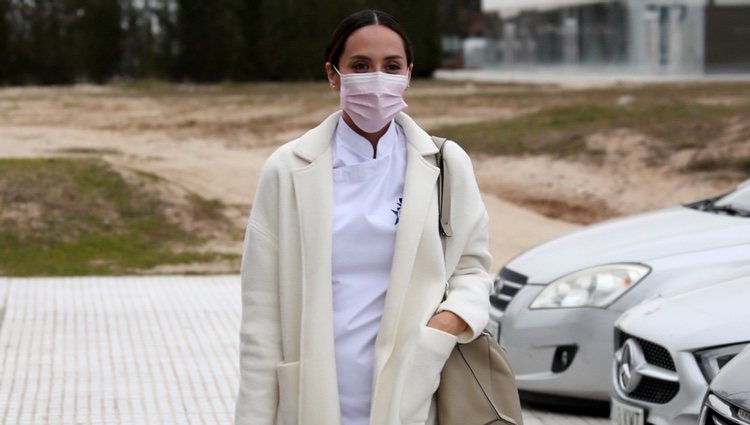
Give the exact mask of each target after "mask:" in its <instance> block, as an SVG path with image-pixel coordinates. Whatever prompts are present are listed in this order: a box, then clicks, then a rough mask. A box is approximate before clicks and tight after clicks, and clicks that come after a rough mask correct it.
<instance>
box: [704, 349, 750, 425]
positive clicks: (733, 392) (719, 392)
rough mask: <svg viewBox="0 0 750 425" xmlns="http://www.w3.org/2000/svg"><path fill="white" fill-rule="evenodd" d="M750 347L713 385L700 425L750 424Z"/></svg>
mask: <svg viewBox="0 0 750 425" xmlns="http://www.w3.org/2000/svg"><path fill="white" fill-rule="evenodd" d="M748 376H750V347H748V348H745V351H743V352H741V353H740V354H738V355H737V357H735V358H734V359H733V360H732V361H731V362H729V364H727V365H726V367H724V368H723V369H722V370H721V373H719V375H718V376H717V377H716V378H715V379H714V380H713V382H711V386H710V387H709V389H708V392H707V393H706V399H705V401H704V402H703V410H701V419H700V422H699V424H700V425H750V379H748Z"/></svg>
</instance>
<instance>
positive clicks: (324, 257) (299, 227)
mask: <svg viewBox="0 0 750 425" xmlns="http://www.w3.org/2000/svg"><path fill="white" fill-rule="evenodd" d="M340 114H341V112H337V113H335V114H333V115H331V116H330V117H328V118H327V119H326V120H325V121H324V122H323V123H321V124H320V125H319V126H318V127H316V128H314V129H312V130H310V131H309V132H307V133H306V134H304V135H303V136H302V137H300V138H299V139H296V140H294V141H292V142H289V143H287V144H285V145H283V146H282V147H280V148H279V149H278V150H277V151H276V152H275V153H273V154H272V155H271V157H270V158H269V159H268V160H267V162H266V164H265V165H264V167H263V170H262V172H261V177H260V181H259V184H258V188H257V191H256V195H255V200H254V203H253V208H252V212H251V214H250V219H249V222H248V226H247V229H246V233H245V245H244V254H243V260H242V322H241V327H240V375H241V377H240V388H239V393H238V397H237V406H236V416H235V422H236V425H279V424H283V425H338V424H340V413H339V405H338V392H337V391H338V389H337V382H336V364H335V356H334V338H333V318H332V317H333V312H332V311H333V310H332V296H331V294H332V292H331V291H332V289H331V248H332V207H333V203H332V200H333V178H332V175H333V174H332V173H333V171H332V170H333V167H332V159H331V149H330V142H331V138H332V135H333V132H334V130H335V128H336V124H337V122H338V119H339V116H340ZM396 121H397V122H398V123H399V124H400V125H401V127H402V128H403V129H404V132H405V134H406V139H407V141H408V147H407V149H408V152H407V165H406V176H405V183H404V196H403V203H402V207H401V215H400V219H399V224H398V229H397V231H396V245H395V250H394V258H393V265H392V269H391V279H390V283H389V287H388V292H387V295H386V300H385V308H384V312H383V317H382V321H381V327H380V331H379V333H378V336H377V339H376V341H375V363H374V368H373V369H374V370H373V375H374V376H373V392H372V409H371V416H370V423H371V425H397V424H408V425H416V424H419V425H423V424H425V423H426V422H427V421H428V415H429V413H430V411H431V403H432V400H433V397H432V396H433V393H434V391H435V390H436V389H437V386H438V383H439V378H440V371H441V369H442V367H443V364H444V363H445V360H446V359H447V357H448V355H449V354H450V352H451V350H452V349H453V346H454V345H455V343H456V341H457V340H458V342H469V341H471V340H473V339H474V338H476V337H477V336H478V335H479V333H480V332H481V331H482V330H483V329H484V327H485V326H486V324H487V320H488V314H489V313H488V312H489V290H490V285H491V279H490V276H489V274H488V269H489V267H490V264H491V257H490V253H489V249H488V235H487V233H488V230H487V229H488V226H487V225H488V218H487V212H486V210H485V207H484V204H483V203H482V199H481V196H480V193H479V189H478V187H477V184H476V180H475V177H474V173H473V169H472V166H471V161H470V159H469V157H468V156H467V155H466V153H465V152H464V151H463V150H461V149H460V148H459V147H458V145H456V144H449V145H447V146H446V148H445V152H444V157H445V161H446V163H447V164H448V166H449V168H450V175H451V179H450V182H451V189H452V203H451V205H452V208H451V226H452V229H453V236H452V237H449V238H446V239H445V248H443V246H442V242H441V238H440V235H439V232H438V204H437V177H438V174H439V169H438V168H437V167H436V166H435V157H434V155H435V153H437V148H436V147H435V144H434V143H433V141H432V139H431V138H430V136H429V135H428V134H427V133H426V132H425V131H424V130H422V129H421V128H420V127H419V126H418V125H417V124H416V123H415V122H414V121H413V120H412V119H411V118H409V116H407V115H406V114H404V113H400V114H399V115H398V116H397V117H396ZM363 243H367V242H366V241H363ZM444 254H445V255H444ZM446 282H447V284H448V285H447V287H448V290H447V297H446V299H445V300H444V301H443V295H444V294H445V291H446ZM437 310H450V311H452V312H454V313H456V314H458V315H459V316H461V317H462V318H463V319H464V320H465V321H466V322H467V323H468V325H469V329H468V330H467V331H465V332H464V333H463V334H461V335H459V336H458V338H457V337H455V336H453V335H451V334H448V333H445V332H442V331H439V330H436V329H432V328H428V327H427V326H425V324H426V323H427V321H428V320H429V319H430V317H431V316H432V315H433V314H434V313H435V312H436V311H437Z"/></svg>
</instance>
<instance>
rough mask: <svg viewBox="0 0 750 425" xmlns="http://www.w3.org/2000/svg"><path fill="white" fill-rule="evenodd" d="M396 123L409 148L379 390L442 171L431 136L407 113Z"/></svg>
mask: <svg viewBox="0 0 750 425" xmlns="http://www.w3.org/2000/svg"><path fill="white" fill-rule="evenodd" d="M396 120H397V122H398V123H399V124H400V125H401V127H402V128H403V129H404V132H405V134H406V139H407V141H408V143H409V145H408V150H407V155H408V156H407V163H406V176H405V179H404V199H403V204H402V206H401V215H400V219H399V224H398V230H397V231H396V246H395V249H394V253H393V265H392V267H391V281H390V284H389V286H388V293H387V295H386V300H385V309H384V311H383V318H382V320H381V324H380V331H379V333H378V337H377V340H376V343H375V350H376V351H375V370H374V374H375V376H374V378H375V380H374V384H375V386H376V388H377V385H378V376H379V375H380V372H381V371H382V370H383V367H384V366H385V363H386V362H387V361H388V358H389V357H390V354H391V353H392V352H393V347H394V343H395V340H396V333H397V330H398V325H399V321H400V318H401V312H402V311H403V310H404V305H403V304H404V298H405V297H406V294H407V292H408V289H409V284H410V280H411V279H410V278H411V274H412V268H413V266H414V262H415V259H416V257H417V251H418V249H417V248H418V246H419V242H420V240H421V239H422V233H423V230H424V228H425V219H426V217H427V213H428V211H429V208H430V205H431V204H432V200H433V198H434V197H435V195H436V193H437V191H436V187H437V186H436V185H437V177H438V175H439V174H440V170H439V169H438V168H437V167H436V166H435V165H433V162H431V161H432V160H431V159H429V157H432V156H434V155H435V153H437V147H436V146H435V144H434V143H433V142H432V139H431V137H430V136H429V135H428V134H427V133H426V132H425V131H424V130H422V129H421V128H420V127H419V126H418V125H417V124H416V123H415V122H414V121H412V120H411V118H409V117H408V116H407V115H406V114H403V113H401V114H399V116H398V117H397V118H396ZM376 393H377V391H376Z"/></svg>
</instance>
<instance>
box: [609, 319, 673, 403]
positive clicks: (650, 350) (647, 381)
mask: <svg viewBox="0 0 750 425" xmlns="http://www.w3.org/2000/svg"><path fill="white" fill-rule="evenodd" d="M628 339H633V340H635V341H636V342H637V343H638V345H640V347H641V351H643V356H644V357H645V358H646V362H647V363H649V364H652V365H654V366H658V367H660V368H662V369H667V370H671V371H672V372H676V371H677V368H676V367H675V364H674V360H673V359H672V355H671V354H669V351H667V349H666V348H664V347H662V346H661V345H659V344H655V343H653V342H651V341H648V340H645V339H643V338H638V337H635V336H632V335H628V334H627V333H625V332H622V331H620V330H619V329H616V332H615V344H616V346H617V348H618V349H619V348H621V347H622V346H623V344H625V341H627V340H628ZM679 390H680V383H679V382H673V381H666V380H663V379H657V378H652V377H650V376H643V377H642V378H641V382H640V383H639V384H638V386H637V387H636V388H635V390H633V392H631V393H629V394H627V396H628V397H630V398H633V399H635V400H641V401H645V402H648V403H654V404H666V403H669V402H670V401H671V400H672V399H673V398H675V396H676V395H677V392H678V391H679Z"/></svg>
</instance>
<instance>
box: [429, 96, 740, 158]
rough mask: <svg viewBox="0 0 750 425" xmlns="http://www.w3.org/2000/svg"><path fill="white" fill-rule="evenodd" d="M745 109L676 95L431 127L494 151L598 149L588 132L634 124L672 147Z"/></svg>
mask: <svg viewBox="0 0 750 425" xmlns="http://www.w3.org/2000/svg"><path fill="white" fill-rule="evenodd" d="M737 114H747V112H746V109H744V108H740V107H727V106H706V105H700V104H695V103H688V102H682V101H675V100H667V101H661V102H649V103H644V102H639V101H637V100H636V101H635V102H633V103H631V104H629V105H626V106H618V105H616V104H611V103H607V104H604V103H598V104H572V105H569V106H558V107H552V108H547V109H542V110H540V111H538V112H536V113H532V114H528V115H523V116H520V117H517V118H513V119H498V120H490V121H484V122H480V123H473V124H461V125H453V126H445V127H441V128H437V129H434V130H433V131H432V132H433V133H434V134H438V135H441V136H444V137H448V138H451V139H453V140H456V141H458V142H459V143H461V145H462V146H464V147H465V148H466V149H467V150H469V151H470V152H476V153H487V154H493V155H498V154H499V155H521V154H532V155H538V154H551V155H555V156H570V155H574V154H587V155H599V154H600V152H597V151H592V150H589V149H587V147H586V138H587V136H589V135H591V134H593V133H596V132H599V131H603V130H607V129H615V128H631V129H634V130H637V131H640V132H643V133H646V134H650V135H652V136H655V137H658V138H659V139H661V140H663V141H664V142H665V145H666V146H667V147H668V148H671V149H682V148H689V147H704V146H705V145H706V144H707V143H708V142H709V141H711V140H712V139H713V138H715V136H716V134H718V133H719V132H721V131H722V129H723V127H724V123H725V120H726V119H728V118H731V117H733V116H736V115H737Z"/></svg>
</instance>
